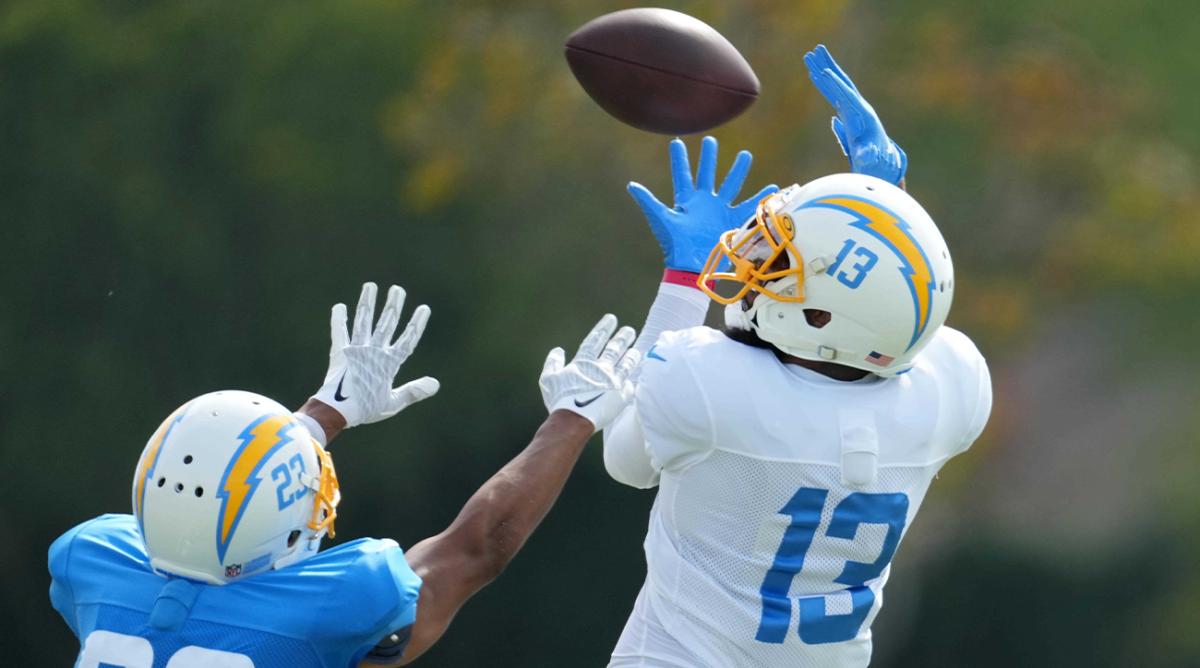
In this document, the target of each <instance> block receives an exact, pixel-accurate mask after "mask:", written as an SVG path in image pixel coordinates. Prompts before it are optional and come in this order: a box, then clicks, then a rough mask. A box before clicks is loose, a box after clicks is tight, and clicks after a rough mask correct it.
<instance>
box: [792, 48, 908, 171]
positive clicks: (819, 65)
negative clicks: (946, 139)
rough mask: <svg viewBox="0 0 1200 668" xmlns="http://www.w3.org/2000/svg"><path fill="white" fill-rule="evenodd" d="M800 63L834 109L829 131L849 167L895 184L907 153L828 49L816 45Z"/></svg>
mask: <svg viewBox="0 0 1200 668" xmlns="http://www.w3.org/2000/svg"><path fill="white" fill-rule="evenodd" d="M804 64H805V65H807V66H808V76H809V78H810V79H812V82H813V84H815V85H816V87H817V90H819V91H821V95H824V96H825V99H826V100H829V103H830V104H832V105H833V107H834V109H836V110H837V116H834V117H833V134H834V135H835V136H836V137H837V140H838V143H839V144H841V145H842V152H843V153H845V154H846V156H847V157H849V158H850V169H851V170H852V171H854V172H855V173H858V174H867V175H868V176H875V177H878V178H881V179H883V180H884V181H887V182H888V183H895V184H899V183H900V181H902V180H903V179H904V172H905V171H907V170H908V156H906V155H905V154H904V151H903V150H901V149H900V147H899V146H897V145H896V142H894V141H892V140H891V139H888V136H887V133H886V132H884V131H883V123H882V122H880V120H879V116H878V115H877V114H876V113H875V110H874V109H873V108H872V107H871V105H870V104H869V103H868V102H867V101H866V99H864V98H863V96H862V94H861V93H859V92H858V88H856V87H855V86H854V82H853V81H851V80H850V77H848V76H846V73H845V72H843V71H842V68H840V67H838V64H837V62H836V61H834V59H833V56H831V55H829V49H826V48H825V45H824V44H818V45H817V48H815V49H813V50H812V51H809V52H808V53H806V54H804Z"/></svg>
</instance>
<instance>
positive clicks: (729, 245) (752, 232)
mask: <svg viewBox="0 0 1200 668" xmlns="http://www.w3.org/2000/svg"><path fill="white" fill-rule="evenodd" d="M784 201H785V200H784V199H783V198H782V197H780V195H779V194H778V193H776V194H773V195H769V196H767V197H765V198H764V199H763V201H761V202H759V204H758V209H757V211H755V213H754V219H753V220H751V221H749V222H748V223H747V224H746V225H743V226H742V227H740V228H737V229H733V230H729V231H728V232H726V233H725V234H722V235H721V239H720V240H719V241H718V242H717V245H716V247H714V248H713V250H712V253H711V254H709V256H708V262H706V263H705V264H704V269H703V270H702V271H701V272H700V280H699V282H698V285H699V287H700V289H701V290H703V291H704V292H705V294H707V295H708V296H709V297H711V298H712V299H713V301H716V302H717V303H720V304H733V303H735V302H737V301H739V300H740V299H742V298H743V297H745V296H746V293H748V292H750V291H751V290H753V291H755V292H758V293H761V294H763V295H766V296H767V297H770V298H771V299H775V300H778V301H781V302H803V301H804V262H803V259H802V258H801V257H800V251H799V250H797V249H796V247H795V246H794V245H793V244H792V239H793V238H794V237H795V235H796V227H795V224H794V223H793V222H792V217H791V216H790V215H788V214H782V215H780V214H779V209H780V208H782V207H783V205H784ZM788 253H790V256H789V255H788ZM781 257H783V258H784V259H786V260H787V265H788V266H787V268H785V269H780V270H776V271H772V270H771V267H773V266H775V264H776V263H777V262H778V261H779V259H780V258H781ZM726 260H728V261H729V263H730V265H731V266H732V269H733V270H732V271H720V270H719V267H720V266H721V264H722V263H723V262H724V261H726ZM793 275H794V276H795V277H796V289H795V294H787V295H784V294H780V293H778V292H775V291H774V290H772V289H770V288H768V287H767V286H766V284H767V283H769V282H771V281H777V280H779V279H781V278H785V277H787V276H793ZM713 281H732V282H734V283H737V284H739V288H738V291H737V293H736V294H734V295H733V296H730V297H724V296H722V295H719V294H717V293H716V291H715V290H713V288H712V287H710V284H711V283H712V282H713ZM788 292H789V293H790V292H791V290H788Z"/></svg>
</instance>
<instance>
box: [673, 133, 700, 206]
mask: <svg viewBox="0 0 1200 668" xmlns="http://www.w3.org/2000/svg"><path fill="white" fill-rule="evenodd" d="M670 151H671V186H672V187H673V188H674V189H675V206H679V204H680V203H682V202H683V201H684V200H685V199H687V198H689V197H691V196H692V192H693V191H694V190H695V187H694V186H693V185H692V166H691V165H690V164H688V153H687V144H684V143H683V140H682V139H680V138H678V137H676V138H674V139H672V140H671V143H670Z"/></svg>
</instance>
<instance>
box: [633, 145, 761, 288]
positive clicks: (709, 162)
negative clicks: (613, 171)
mask: <svg viewBox="0 0 1200 668" xmlns="http://www.w3.org/2000/svg"><path fill="white" fill-rule="evenodd" d="M670 152H671V180H672V183H673V184H674V189H675V193H674V195H675V202H674V206H673V207H668V206H666V205H665V204H663V203H662V202H660V201H658V198H656V197H655V196H654V194H653V193H651V192H650V191H649V190H648V189H647V188H646V187H645V186H643V185H642V184H640V183H636V182H630V183H629V185H628V190H629V194H630V195H631V196H633V199H634V201H635V202H637V205H638V206H639V207H641V209H642V213H643V214H645V216H646V220H647V221H648V222H649V223H650V230H651V231H652V232H653V233H654V236H655V238H657V239H658V243H659V245H660V246H662V250H663V255H664V257H665V259H666V265H667V268H668V269H675V270H678V271H687V272H691V273H700V270H701V269H703V267H704V263H705V261H707V260H708V255H709V252H710V251H712V248H713V246H715V245H716V244H717V240H718V239H719V238H720V236H721V235H722V234H723V233H724V232H726V231H728V230H730V229H733V228H735V227H737V226H739V225H741V224H742V223H744V222H746V219H747V218H749V217H750V216H751V215H753V214H754V208H755V207H756V206H757V205H758V202H759V201H760V200H761V199H762V198H764V197H766V196H767V195H770V194H771V193H773V192H775V191H777V190H779V188H778V186H774V185H769V186H767V187H765V188H763V189H762V190H760V191H758V192H757V193H756V194H754V195H753V196H751V197H750V198H749V199H746V200H745V201H743V202H742V203H740V204H734V203H733V201H734V199H735V198H737V196H738V192H740V191H741V189H742V184H744V183H745V182H746V176H747V175H748V174H749V173H750V164H751V163H752V162H753V161H754V158H753V156H751V155H750V152H749V151H741V152H739V153H738V154H737V158H735V159H734V161H733V166H732V167H730V168H729V174H728V176H726V177H725V180H724V182H722V183H721V187H720V189H717V186H716V180H717V140H716V139H715V138H713V137H705V138H704V140H703V141H702V142H701V144H700V164H699V165H698V166H697V167H696V179H695V180H694V181H693V180H692V170H691V166H690V165H689V164H688V154H687V146H686V145H684V143H683V140H681V139H674V140H672V141H671V144H670Z"/></svg>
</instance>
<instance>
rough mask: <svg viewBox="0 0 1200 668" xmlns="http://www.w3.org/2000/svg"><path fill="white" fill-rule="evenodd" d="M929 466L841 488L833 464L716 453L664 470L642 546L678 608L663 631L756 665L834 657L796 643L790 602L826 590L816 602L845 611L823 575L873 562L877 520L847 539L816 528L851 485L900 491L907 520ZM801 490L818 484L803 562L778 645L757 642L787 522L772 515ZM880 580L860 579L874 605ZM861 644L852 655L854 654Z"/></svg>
mask: <svg viewBox="0 0 1200 668" xmlns="http://www.w3.org/2000/svg"><path fill="white" fill-rule="evenodd" d="M936 471H937V466H936V465H933V466H929V467H923V468H922V467H894V468H881V469H879V471H878V477H877V479H876V481H875V482H874V483H873V484H872V485H870V486H868V487H864V488H861V489H850V488H847V487H845V486H843V485H842V483H841V472H840V469H839V467H838V466H836V465H817V464H809V463H793V462H778V461H764V460H760V459H755V458H751V457H747V456H744V455H740V454H736V453H730V452H725V451H717V452H715V453H714V454H713V455H712V456H711V457H709V458H708V459H707V460H705V461H704V462H702V463H700V464H698V465H696V466H694V467H691V468H689V469H686V470H685V471H683V472H682V473H681V474H676V473H670V472H668V473H665V474H664V475H663V480H662V489H661V491H660V501H662V500H664V499H667V500H670V507H664V508H662V509H661V510H660V511H659V513H658V515H659V516H658V517H656V518H655V519H654V521H652V522H651V535H650V537H649V539H648V541H647V552H648V558H649V562H650V571H651V573H650V575H651V578H652V579H653V580H654V581H655V583H656V585H657V586H658V587H659V590H660V592H661V593H662V594H664V595H666V596H667V597H668V598H669V599H671V600H673V601H674V602H675V604H676V605H677V607H678V610H679V614H678V619H677V620H676V623H675V624H667V626H668V628H671V627H674V630H676V631H678V632H679V633H682V634H685V635H694V639H695V640H696V641H697V642H705V641H703V640H700V639H701V638H703V637H704V636H709V637H711V636H718V637H720V638H722V639H723V640H724V641H726V642H727V643H729V644H731V645H733V646H736V648H737V651H736V652H731V653H734V654H741V652H742V651H750V652H751V653H752V654H756V655H761V656H762V657H763V660H764V661H767V663H764V664H763V665H825V664H826V662H827V660H829V661H835V662H836V660H837V658H836V656H835V655H836V654H837V652H838V650H837V648H836V647H828V646H810V645H804V644H803V643H802V642H801V641H800V638H799V636H798V633H797V632H796V631H795V629H796V627H797V625H798V623H799V620H798V612H797V611H796V609H795V605H796V604H795V599H796V598H797V597H800V596H811V595H825V594H833V595H832V596H830V597H829V598H827V599H826V610H827V612H828V613H829V614H843V613H846V612H849V611H850V599H849V595H848V594H841V593H838V592H841V591H842V590H843V589H844V587H845V586H844V585H841V584H837V583H834V582H833V580H834V578H836V577H837V576H838V575H839V574H840V573H841V571H842V569H843V567H844V566H845V564H846V562H847V561H851V560H853V561H861V562H866V563H871V562H874V561H875V560H876V558H878V556H879V553H880V550H881V548H882V545H883V539H884V536H885V535H886V526H884V525H878V524H861V525H859V526H858V531H857V535H856V536H855V539H854V540H843V539H839V538H832V537H829V536H826V535H825V531H826V529H827V528H828V525H829V520H830V517H831V515H832V513H833V509H834V508H835V507H836V506H837V504H838V503H839V502H840V501H841V500H842V499H844V498H845V497H846V496H848V495H849V494H851V493H853V492H856V491H857V492H869V493H896V492H901V493H904V494H906V495H907V496H908V498H909V508H908V519H909V520H911V518H912V517H913V516H914V515H915V513H916V511H917V508H918V507H919V505H920V503H921V500H922V499H923V498H924V495H925V491H926V489H927V488H928V486H929V482H930V480H931V479H932V477H933V475H934V473H936ZM802 487H809V488H815V489H822V490H828V495H827V497H826V499H825V503H824V506H823V508H822V513H821V523H820V525H819V526H818V527H817V530H816V532H815V534H814V538H813V540H812V543H811V545H810V547H809V549H808V551H807V554H806V556H805V560H804V565H803V568H802V569H801V571H800V573H799V574H798V575H797V576H796V577H795V578H794V579H793V580H792V586H791V589H790V597H791V599H792V602H793V612H792V621H791V628H792V631H790V632H789V633H788V636H787V639H786V640H785V641H784V643H783V644H782V645H775V644H768V643H760V642H757V641H756V640H755V639H754V638H755V634H756V632H757V630H758V625H759V620H760V617H761V614H762V602H761V597H760V588H761V586H762V583H763V578H764V576H765V575H766V573H767V570H768V569H770V567H771V565H772V564H773V563H774V560H775V555H776V553H777V552H778V550H779V548H780V541H781V539H782V538H783V534H784V531H785V530H786V529H787V527H788V525H789V524H790V522H791V519H790V517H788V516H786V515H782V514H780V512H779V511H780V510H781V509H782V508H783V507H784V505H785V504H787V502H788V501H789V500H790V499H791V498H792V496H793V495H794V494H795V493H796V492H797V490H799V489H800V488H802ZM905 529H906V530H907V522H906V525H905ZM886 579H887V570H885V571H884V572H883V574H882V576H881V577H879V578H877V579H875V580H873V581H870V582H868V583H867V584H868V586H870V587H871V589H872V590H874V591H875V592H876V594H877V601H876V608H878V606H879V605H880V603H881V601H882V597H881V596H879V595H878V594H879V593H880V591H881V590H882V587H883V584H884V582H885V581H886ZM672 607H675V606H672ZM873 615H874V613H872V615H871V617H868V620H867V623H865V624H864V625H863V627H862V630H861V631H860V633H859V636H858V640H859V641H860V642H869V637H870V635H869V626H870V624H869V622H870V621H871V618H872V617H873ZM680 640H681V641H684V640H685V639H683V638H680ZM706 644H707V643H706ZM862 649H863V648H861V647H860V648H858V649H856V650H854V653H856V654H861V653H862ZM868 651H869V650H868ZM722 653H724V652H722ZM766 657H773V658H771V659H769V660H768V659H767V658H766ZM714 660H715V658H714ZM777 661H783V663H781V664H777V663H776V662H777ZM814 661H815V663H814ZM788 662H795V663H794V664H793V663H788ZM718 663H719V661H718ZM756 663H757V661H756Z"/></svg>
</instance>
